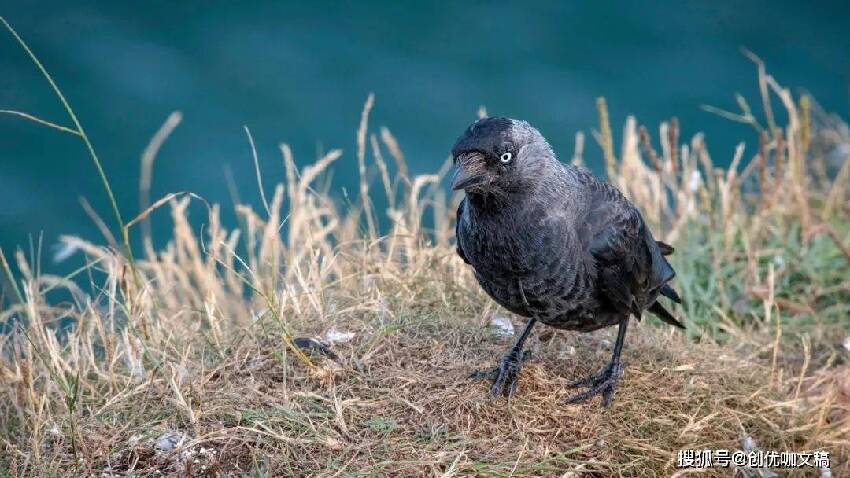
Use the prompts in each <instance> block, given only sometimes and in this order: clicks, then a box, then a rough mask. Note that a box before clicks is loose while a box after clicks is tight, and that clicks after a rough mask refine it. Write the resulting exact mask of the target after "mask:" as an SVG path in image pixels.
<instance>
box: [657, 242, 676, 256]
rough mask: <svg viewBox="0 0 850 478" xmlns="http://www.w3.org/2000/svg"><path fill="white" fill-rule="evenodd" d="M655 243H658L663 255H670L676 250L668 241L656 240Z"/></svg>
mask: <svg viewBox="0 0 850 478" xmlns="http://www.w3.org/2000/svg"><path fill="white" fill-rule="evenodd" d="M655 243H656V244H658V249H659V250H660V251H661V255H662V256H669V255H670V254H672V253H674V252H675V251H676V249H675V248H673V246H671V245H670V244H667V243H666V242H661V241H655Z"/></svg>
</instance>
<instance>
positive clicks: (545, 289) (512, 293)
mask: <svg viewBox="0 0 850 478" xmlns="http://www.w3.org/2000/svg"><path fill="white" fill-rule="evenodd" d="M452 158H453V163H454V176H453V178H452V189H453V190H455V191H457V190H463V191H464V197H463V199H462V200H461V201H460V203H459V205H458V209H457V218H456V224H455V236H456V242H457V245H456V250H457V254H458V255H459V256H460V258H461V259H462V260H463V261H464V262H465V263H466V264H468V265H469V266H471V268H472V271H473V274H474V276H475V278H476V280H477V282H478V284H479V285H480V286H481V288H482V289H483V290H484V291H485V292H486V293H487V294H488V295H489V296H490V297H491V298H492V299H493V300H494V301H496V302H497V303H498V304H499V305H501V306H502V307H504V308H505V309H507V310H509V311H510V312H513V313H514V314H517V315H519V316H522V317H524V318H526V319H527V323H526V325H525V328H524V330H523V331H522V333H521V334H520V335H519V336H518V337H517V339H516V341H515V342H514V344H513V345H512V346H511V348H510V349H509V350H508V352H507V353H506V354H505V356H504V357H503V358H502V360H501V361H500V362H499V364H498V366H497V367H496V368H495V369H494V370H492V371H490V372H489V373H483V374H482V373H478V374H473V375H474V376H477V377H483V376H487V377H491V378H492V380H493V383H492V386H491V388H490V395H491V396H492V397H498V396H499V395H500V394H504V395H506V396H507V397H508V398H510V397H511V396H513V394H514V392H515V390H516V386H517V378H518V375H519V372H520V370H521V369H522V364H523V362H524V361H525V360H526V359H527V358H528V357H529V353H528V351H523V347H524V345H525V341H526V340H527V339H528V337H529V335H530V334H531V331H532V328H533V327H534V325H535V324H536V323H537V322H541V323H543V324H545V325H548V326H551V327H554V328H557V329H563V330H569V331H577V332H591V331H594V330H598V329H601V328H604V327H609V326H614V325H617V326H618V328H619V329H618V333H617V341H616V343H615V344H614V349H613V354H612V357H611V360H610V362H608V364H607V365H606V366H605V367H604V368H603V369H602V370H601V371H600V372H598V373H596V374H593V375H591V376H589V377H587V378H585V379H582V380H577V381H575V382H572V383H571V384H569V386H570V387H571V388H580V387H581V388H586V390H585V391H583V392H581V393H577V394H576V395H574V396H571V397H570V398H568V399H567V402H568V403H577V402H582V401H585V400H587V399H589V398H591V397H593V396H596V395H601V396H602V404H603V406H605V407H607V406H609V405H610V404H611V403H612V400H613V395H614V391H615V390H616V388H617V385H618V383H619V380H620V377H621V376H622V374H623V371H624V365H623V363H622V361H621V357H620V356H621V353H622V349H623V344H624V340H625V336H626V330H627V328H628V324H629V320H630V319H631V318H635V319H637V320H640V318H641V316H642V313H643V312H644V311H649V312H651V313H653V314H655V315H656V316H658V317H659V318H660V319H661V320H662V321H664V322H666V323H668V324H671V325H673V326H676V327H679V328H683V329H684V326H683V325H682V323H681V322H679V321H678V320H677V319H676V318H675V317H674V316H673V314H671V313H670V312H669V311H668V310H667V309H666V308H665V307H664V306H663V305H662V304H661V302H659V298H660V296H664V297H666V298H668V299H670V300H672V301H673V302H676V303H680V304H681V298H680V297H679V294H678V293H677V292H676V290H675V289H674V288H673V287H672V286H671V285H670V281H671V280H673V278H674V277H675V271H674V270H673V267H672V266H671V265H670V263H669V262H668V261H667V259H666V256H669V255H670V254H672V253H673V252H674V249H673V247H672V246H670V245H668V244H665V243H663V242H660V241H656V240H655V239H654V237H653V235H652V232H651V231H650V229H649V227H648V226H647V224H646V222H645V221H644V219H643V217H642V215H641V213H640V211H639V210H638V208H637V207H636V206H635V205H634V204H633V203H632V202H631V201H629V200H628V199H627V198H626V197H625V196H624V195H623V194H622V193H621V192H620V191H619V190H618V189H617V188H616V187H614V186H613V185H611V184H610V183H608V182H605V181H602V180H600V179H597V178H596V177H595V176H594V175H593V174H592V173H591V172H590V171H588V170H587V169H585V168H583V167H580V166H575V165H572V164H564V163H562V162H560V161H559V160H558V159H557V157H556V156H555V153H554V152H553V150H552V147H551V146H550V145H549V143H548V142H547V141H546V139H545V138H544V137H543V135H542V134H541V133H540V132H539V131H538V130H537V129H536V128H534V127H533V126H531V125H530V124H529V123H528V122H526V121H521V120H516V119H512V118H508V117H488V118H483V119H479V120H478V121H476V122H474V123H473V124H472V125H470V126H469V127H468V128H467V129H466V130H465V131H464V132H463V134H461V136H460V137H459V138H458V140H457V141H456V142H455V144H454V146H453V148H452Z"/></svg>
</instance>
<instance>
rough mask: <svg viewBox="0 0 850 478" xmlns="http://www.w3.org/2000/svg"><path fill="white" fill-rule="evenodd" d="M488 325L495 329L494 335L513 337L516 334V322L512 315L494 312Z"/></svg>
mask: <svg viewBox="0 0 850 478" xmlns="http://www.w3.org/2000/svg"><path fill="white" fill-rule="evenodd" d="M488 327H489V328H490V329H491V330H492V331H493V335H497V336H500V337H511V336H513V335H514V324H513V322H511V319H510V317H508V316H506V315H501V314H494V315H493V317H492V318H491V319H490V323H489V324H488Z"/></svg>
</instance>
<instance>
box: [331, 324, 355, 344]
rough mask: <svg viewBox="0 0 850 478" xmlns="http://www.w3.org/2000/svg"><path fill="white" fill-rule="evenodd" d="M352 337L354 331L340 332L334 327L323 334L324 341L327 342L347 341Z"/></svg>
mask: <svg viewBox="0 0 850 478" xmlns="http://www.w3.org/2000/svg"><path fill="white" fill-rule="evenodd" d="M353 338H354V332H342V331H339V330H336V328H334V327H331V329H330V330H328V332H327V333H326V334H325V341H326V342H328V343H335V342H348V341H349V340H351V339H353Z"/></svg>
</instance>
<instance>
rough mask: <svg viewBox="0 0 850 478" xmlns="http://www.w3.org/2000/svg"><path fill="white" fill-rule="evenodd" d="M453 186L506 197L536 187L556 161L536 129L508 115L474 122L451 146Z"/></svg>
mask: <svg viewBox="0 0 850 478" xmlns="http://www.w3.org/2000/svg"><path fill="white" fill-rule="evenodd" d="M452 156H453V157H454V165H455V174H454V178H453V180H452V189H454V190H459V189H463V190H464V191H465V192H466V193H467V195H493V196H497V197H504V196H506V195H508V194H510V193H513V192H519V191H525V190H528V189H529V188H532V187H534V186H535V185H536V184H537V183H538V180H539V179H540V178H541V177H543V176H545V174H544V173H545V171H546V170H547V168H548V167H549V166H551V165H552V164H553V162H555V161H557V160H556V159H555V156H554V154H553V153H552V148H551V147H550V146H549V143H547V142H546V139H545V138H543V135H541V134H540V132H539V131H537V129H535V128H534V127H532V126H531V125H530V124H528V123H526V122H525V121H519V120H515V119H512V118H506V117H493V118H484V119H480V120H478V121H476V122H475V123H472V125H470V126H469V128H467V129H466V131H465V132H464V133H463V134H462V135H461V136H460V138H458V140H457V142H456V143H455V145H454V148H452Z"/></svg>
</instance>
